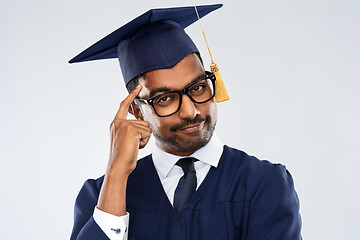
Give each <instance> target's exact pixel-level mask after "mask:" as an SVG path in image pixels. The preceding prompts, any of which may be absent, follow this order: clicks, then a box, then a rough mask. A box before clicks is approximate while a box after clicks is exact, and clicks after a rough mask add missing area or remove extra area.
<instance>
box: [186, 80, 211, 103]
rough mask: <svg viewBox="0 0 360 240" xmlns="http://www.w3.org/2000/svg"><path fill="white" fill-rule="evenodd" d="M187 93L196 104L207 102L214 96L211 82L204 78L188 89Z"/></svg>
mask: <svg viewBox="0 0 360 240" xmlns="http://www.w3.org/2000/svg"><path fill="white" fill-rule="evenodd" d="M188 93H189V95H190V96H191V97H192V99H193V100H194V101H195V102H197V103H203V102H206V101H209V100H210V99H211V98H212V97H213V96H214V86H213V82H212V81H211V80H210V79H208V78H206V79H203V80H201V81H199V82H196V83H195V84H194V85H191V86H190V87H189V88H188Z"/></svg>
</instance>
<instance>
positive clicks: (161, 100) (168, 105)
mask: <svg viewBox="0 0 360 240" xmlns="http://www.w3.org/2000/svg"><path fill="white" fill-rule="evenodd" d="M205 73H206V76H204V77H201V78H200V79H199V80H197V81H196V82H193V83H191V84H190V85H188V86H186V87H185V88H183V89H181V90H176V91H169V92H165V93H161V94H159V95H156V96H154V97H151V98H149V99H141V98H135V100H134V102H135V104H137V105H141V104H147V105H150V106H151V107H152V108H153V109H154V112H155V113H156V115H158V116H159V117H168V116H171V115H173V114H175V113H176V112H177V111H179V109H180V107H181V102H182V96H183V95H184V94H186V95H187V96H188V97H189V98H190V99H191V101H193V102H194V103H205V102H207V101H209V100H210V99H212V98H213V97H214V96H215V80H216V77H215V75H214V74H213V73H211V72H207V71H206V72H205Z"/></svg>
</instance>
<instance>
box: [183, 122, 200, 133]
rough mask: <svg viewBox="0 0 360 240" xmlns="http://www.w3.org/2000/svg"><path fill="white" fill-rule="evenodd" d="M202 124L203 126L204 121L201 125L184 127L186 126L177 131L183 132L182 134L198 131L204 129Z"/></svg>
mask: <svg viewBox="0 0 360 240" xmlns="http://www.w3.org/2000/svg"><path fill="white" fill-rule="evenodd" d="M204 124H205V121H203V122H201V123H197V124H190V125H186V126H184V127H182V128H180V129H179V131H184V132H194V131H199V130H201V129H202V128H203V127H204Z"/></svg>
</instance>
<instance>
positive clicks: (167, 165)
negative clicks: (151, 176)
mask: <svg viewBox="0 0 360 240" xmlns="http://www.w3.org/2000/svg"><path fill="white" fill-rule="evenodd" d="M223 149H224V144H223V143H222V142H221V140H220V139H219V137H218V136H217V134H216V133H215V132H214V133H213V136H212V137H211V139H210V141H209V142H208V144H206V145H205V146H204V147H202V148H200V149H199V150H197V151H196V152H194V153H193V154H191V155H190V156H189V157H194V158H196V159H198V160H199V161H201V162H204V163H206V164H209V165H211V166H213V167H217V166H218V164H219V161H220V157H221V154H222V152H223ZM183 157H184V156H177V155H173V154H170V153H167V152H164V151H163V150H161V149H160V148H159V147H158V146H156V147H155V150H154V151H153V153H152V159H153V162H154V165H155V168H156V170H157V171H158V172H159V173H160V175H161V176H162V177H163V178H166V176H167V175H168V174H169V172H170V170H171V169H172V168H173V166H174V165H175V163H176V162H177V161H178V160H179V159H180V158H183Z"/></svg>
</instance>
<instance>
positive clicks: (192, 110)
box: [179, 94, 200, 119]
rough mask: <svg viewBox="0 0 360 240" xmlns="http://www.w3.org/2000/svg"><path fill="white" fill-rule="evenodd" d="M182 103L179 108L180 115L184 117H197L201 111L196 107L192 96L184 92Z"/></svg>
mask: <svg viewBox="0 0 360 240" xmlns="http://www.w3.org/2000/svg"><path fill="white" fill-rule="evenodd" d="M181 100H182V103H181V106H180V109H179V117H180V118H182V119H185V118H190V119H193V118H195V116H196V115H198V114H199V113H200V111H199V109H197V108H196V106H195V103H194V102H193V101H191V99H190V97H189V96H187V95H186V94H184V95H183V96H182V99H181Z"/></svg>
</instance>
